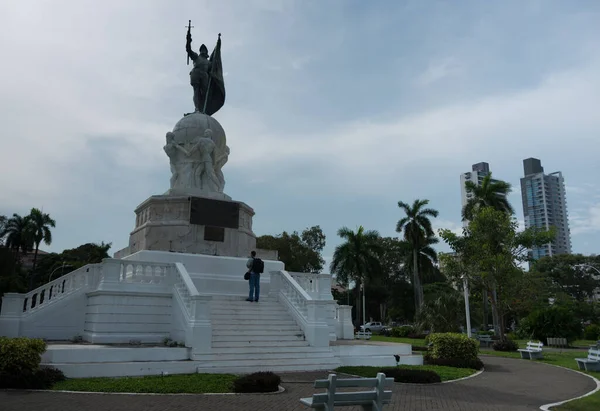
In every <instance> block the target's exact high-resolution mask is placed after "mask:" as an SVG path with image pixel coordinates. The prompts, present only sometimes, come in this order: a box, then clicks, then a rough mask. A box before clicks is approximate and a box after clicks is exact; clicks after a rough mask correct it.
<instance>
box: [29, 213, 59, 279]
mask: <svg viewBox="0 0 600 411" xmlns="http://www.w3.org/2000/svg"><path fill="white" fill-rule="evenodd" d="M28 217H29V224H30V229H31V232H32V234H31V235H32V236H33V243H34V245H35V254H34V255H33V270H35V265H36V263H37V256H38V251H39V249H40V243H41V242H42V241H43V242H44V244H46V245H50V244H51V243H52V232H51V231H50V228H53V227H55V226H56V222H55V221H54V220H53V219H52V218H50V215H49V214H46V213H43V212H42V211H41V210H39V209H37V208H32V209H31V212H30V213H29V216H28Z"/></svg>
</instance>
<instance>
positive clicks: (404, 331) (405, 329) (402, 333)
mask: <svg viewBox="0 0 600 411" xmlns="http://www.w3.org/2000/svg"><path fill="white" fill-rule="evenodd" d="M414 333H415V329H414V327H411V326H410V325H403V326H402V327H394V328H392V337H396V338H406V337H408V336H409V335H410V334H414Z"/></svg>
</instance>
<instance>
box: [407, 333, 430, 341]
mask: <svg viewBox="0 0 600 411" xmlns="http://www.w3.org/2000/svg"><path fill="white" fill-rule="evenodd" d="M408 338H412V339H415V340H423V339H425V338H427V334H423V333H413V334H408Z"/></svg>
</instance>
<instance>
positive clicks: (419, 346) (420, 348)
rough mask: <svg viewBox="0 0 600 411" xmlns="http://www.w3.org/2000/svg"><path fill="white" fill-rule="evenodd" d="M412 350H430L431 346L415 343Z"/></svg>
mask: <svg viewBox="0 0 600 411" xmlns="http://www.w3.org/2000/svg"><path fill="white" fill-rule="evenodd" d="M412 350H413V351H429V347H425V346H423V345H413V346H412Z"/></svg>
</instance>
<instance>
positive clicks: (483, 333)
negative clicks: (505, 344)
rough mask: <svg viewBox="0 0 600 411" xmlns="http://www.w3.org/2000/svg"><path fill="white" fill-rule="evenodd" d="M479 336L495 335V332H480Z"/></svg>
mask: <svg viewBox="0 0 600 411" xmlns="http://www.w3.org/2000/svg"><path fill="white" fill-rule="evenodd" d="M477 335H490V336H491V335H494V332H493V331H478V332H477Z"/></svg>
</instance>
